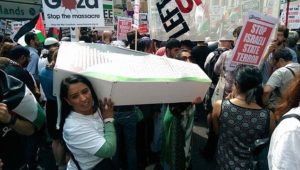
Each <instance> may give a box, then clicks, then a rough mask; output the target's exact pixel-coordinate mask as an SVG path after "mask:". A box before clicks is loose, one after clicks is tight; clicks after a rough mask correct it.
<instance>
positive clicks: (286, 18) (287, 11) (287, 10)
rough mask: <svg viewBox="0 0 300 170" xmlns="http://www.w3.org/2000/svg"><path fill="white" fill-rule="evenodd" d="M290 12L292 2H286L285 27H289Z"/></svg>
mask: <svg viewBox="0 0 300 170" xmlns="http://www.w3.org/2000/svg"><path fill="white" fill-rule="evenodd" d="M289 11H290V0H287V1H286V14H285V26H286V27H287V26H288V22H289V21H288V19H289Z"/></svg>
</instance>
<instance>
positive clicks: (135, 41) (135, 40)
mask: <svg viewBox="0 0 300 170" xmlns="http://www.w3.org/2000/svg"><path fill="white" fill-rule="evenodd" d="M134 49H135V50H137V29H135V34H134Z"/></svg>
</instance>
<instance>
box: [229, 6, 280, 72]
mask: <svg viewBox="0 0 300 170" xmlns="http://www.w3.org/2000/svg"><path fill="white" fill-rule="evenodd" d="M277 24H278V19H277V18H274V17H271V16H267V15H264V14H260V13H258V12H254V11H252V12H249V14H248V17H247V20H246V23H245V24H244V26H243V28H242V31H241V33H240V36H239V39H238V40H237V43H236V46H235V48H234V49H233V52H232V56H233V57H231V59H232V60H231V62H230V65H229V66H230V68H231V69H233V68H235V67H236V66H237V65H239V64H246V65H254V66H259V65H260V62H261V59H262V57H263V54H264V51H265V50H267V44H268V43H269V41H270V37H271V34H272V31H273V30H274V28H275V26H276V25H277Z"/></svg>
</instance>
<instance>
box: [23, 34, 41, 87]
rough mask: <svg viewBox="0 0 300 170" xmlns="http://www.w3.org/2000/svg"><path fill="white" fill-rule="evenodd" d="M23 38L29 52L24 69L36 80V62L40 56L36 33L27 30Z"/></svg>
mask: <svg viewBox="0 0 300 170" xmlns="http://www.w3.org/2000/svg"><path fill="white" fill-rule="evenodd" d="M24 39H25V42H26V44H27V45H28V50H29V52H30V60H29V63H28V66H27V67H26V70H27V71H29V73H31V74H32V75H33V77H34V79H35V81H37V82H38V75H39V74H38V63H39V58H40V57H39V54H38V50H37V48H38V47H39V46H40V42H39V39H38V37H37V35H36V34H35V33H33V32H28V33H27V34H26V35H25V38H24Z"/></svg>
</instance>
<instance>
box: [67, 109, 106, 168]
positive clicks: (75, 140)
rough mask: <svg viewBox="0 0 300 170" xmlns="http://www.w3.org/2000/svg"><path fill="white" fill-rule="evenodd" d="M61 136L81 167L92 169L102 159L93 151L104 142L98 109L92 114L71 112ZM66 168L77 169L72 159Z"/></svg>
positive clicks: (101, 121)
mask: <svg viewBox="0 0 300 170" xmlns="http://www.w3.org/2000/svg"><path fill="white" fill-rule="evenodd" d="M63 138H64V140H65V142H66V145H67V147H68V149H69V150H70V151H71V152H72V153H73V155H74V157H75V159H76V160H77V162H78V163H79V165H80V167H81V169H83V170H89V169H92V168H93V167H94V166H96V165H97V164H98V163H99V162H100V161H101V160H102V159H103V158H99V157H97V156H95V153H96V152H97V151H98V150H99V149H100V148H101V147H102V145H103V144H104V143H105V139H104V124H103V120H102V118H101V117H100V111H97V112H95V113H94V114H92V115H83V114H80V113H76V112H71V113H70V115H69V116H68V117H67V118H66V121H65V124H64V128H63ZM67 169H68V170H77V167H76V165H75V163H74V162H73V160H72V159H70V161H69V163H68V167H67Z"/></svg>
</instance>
